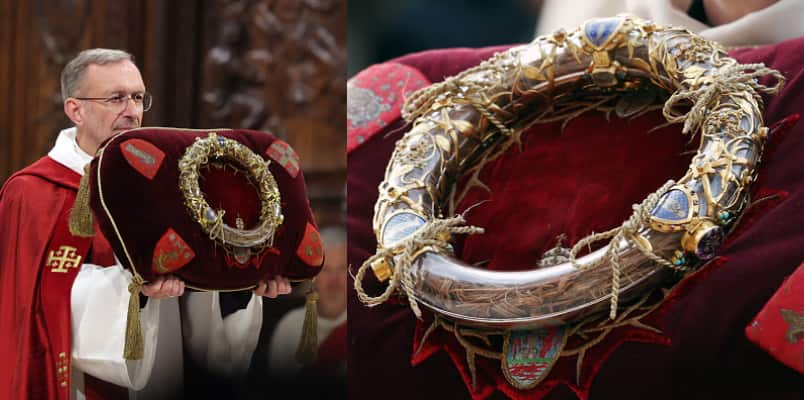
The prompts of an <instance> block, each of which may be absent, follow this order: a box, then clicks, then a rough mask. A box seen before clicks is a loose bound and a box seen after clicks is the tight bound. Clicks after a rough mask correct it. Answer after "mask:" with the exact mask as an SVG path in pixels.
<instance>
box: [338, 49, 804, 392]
mask: <svg viewBox="0 0 804 400" xmlns="http://www.w3.org/2000/svg"><path fill="white" fill-rule="evenodd" d="M500 49H502V48H499V47H498V48H487V49H474V50H473V49H451V50H437V51H429V52H424V53H418V54H413V55H409V56H405V57H402V58H399V59H396V60H392V61H393V62H397V63H401V64H405V65H408V66H411V67H414V68H417V69H419V70H420V71H421V72H423V73H424V75H425V76H426V77H427V78H428V79H429V80H431V81H433V82H438V81H441V80H443V78H444V77H446V76H451V75H454V74H455V73H457V72H459V71H461V70H463V69H465V68H468V67H471V66H473V65H476V64H477V63H479V62H480V61H481V60H483V59H486V58H488V57H489V56H491V54H493V52H495V51H498V50H500ZM802 54H804V39H798V40H791V41H787V42H784V43H781V44H778V45H774V46H765V47H759V48H753V49H743V50H738V51H734V52H733V53H732V55H733V56H735V57H736V58H738V60H739V61H741V62H743V63H753V62H765V63H766V64H767V65H769V66H770V67H773V68H776V69H779V70H780V71H781V72H782V73H783V74H784V75H785V76H786V77H787V86H786V88H785V90H784V91H783V92H782V93H780V94H779V95H776V96H773V97H767V96H765V101H766V103H765V104H766V111H765V114H764V115H765V121H766V124H768V125H770V124H772V123H774V122H776V121H779V120H781V119H783V118H784V117H786V116H788V115H791V114H796V113H800V112H801V111H802V108H804V98H803V97H802V96H804V95H803V94H802V93H804V92H803V90H804V80H802V76H804V74H802V67H803V66H804V56H802ZM660 122H663V121H662V120H661V119H660V118H659V117H658V116H657V115H653V116H645V117H643V118H639V119H637V120H632V121H618V120H616V119H612V121H611V122H610V123H607V122H605V120H604V119H603V118H602V117H600V116H599V115H598V116H594V115H592V114H590V115H587V116H585V117H582V118H580V119H578V120H576V121H574V122H571V123H570V124H569V126H568V128H567V130H566V131H564V132H563V133H561V132H559V131H558V130H557V129H556V127H555V126H551V127H545V126H539V127H537V128H538V129H537V128H534V129H532V130H531V132H529V133H528V134H527V135H526V139H525V148H524V151H523V152H522V153H518V152H517V151H516V150H512V151H510V152H509V153H507V154H506V155H504V156H503V159H501V160H499V161H498V162H497V163H493V164H491V165H489V166H487V168H486V169H485V170H484V172H483V177H484V178H483V180H484V182H485V183H487V184H490V185H491V186H492V188H493V192H492V194H490V195H489V194H486V193H483V192H474V193H473V194H472V195H471V196H470V197H468V198H467V199H466V200H465V201H464V202H463V204H462V207H463V208H465V207H468V206H470V205H472V204H474V203H475V202H477V201H480V200H486V199H490V200H492V201H490V202H487V203H484V204H483V205H480V206H478V207H476V208H475V209H473V210H472V211H470V212H469V213H468V220H469V222H470V223H473V224H476V225H480V226H484V227H486V228H487V229H488V231H487V233H486V234H484V235H482V236H481V235H478V236H477V237H469V238H467V239H466V241H465V243H464V245H463V246H462V248H461V249H462V252H461V255H462V257H463V258H464V259H466V260H468V261H471V262H477V261H488V262H489V266H490V267H491V268H495V269H512V268H516V269H519V268H523V267H527V266H529V265H533V264H534V263H535V262H536V261H537V260H538V259H539V257H540V255H541V252H542V251H543V250H545V249H547V248H550V247H553V246H554V245H555V237H556V235H558V234H560V233H566V234H568V235H569V238H568V239H569V242H570V243H574V242H575V241H576V240H577V239H578V238H580V237H583V236H585V235H586V234H588V233H589V232H591V231H602V230H604V229H609V228H611V227H614V226H617V225H618V224H619V223H621V222H622V221H623V220H624V219H625V217H626V216H627V215H628V214H629V213H630V205H631V204H632V203H635V202H638V201H640V200H641V199H643V198H644V196H645V195H646V194H647V193H650V192H652V191H653V190H655V189H656V188H657V187H659V186H660V185H661V184H662V183H664V182H665V181H666V180H667V179H671V178H672V179H675V178H678V177H679V176H680V174H681V173H683V171H684V170H685V169H686V167H687V164H688V161H689V158H688V156H682V155H680V154H679V153H680V152H681V151H682V150H683V149H685V147H684V140H686V139H688V138H685V137H683V136H681V134H680V127H679V126H673V127H670V128H667V129H663V130H660V131H656V132H652V133H646V132H645V131H646V129H647V128H649V127H652V126H654V125H656V124H657V123H660ZM408 128H409V127H407V126H405V125H404V123H403V122H402V121H401V120H397V121H395V122H394V123H393V124H389V126H388V127H386V128H385V129H383V130H381V131H379V132H377V133H376V134H375V135H373V136H372V138H371V139H370V140H368V141H367V142H366V143H364V144H363V145H362V146H360V147H357V148H355V149H353V150H352V151H351V152H350V153H349V156H348V157H349V158H348V161H349V176H348V185H349V187H348V190H349V191H348V213H349V219H348V228H349V238H350V243H349V262H350V265H352V268H353V271H356V268H357V267H358V266H359V265H360V264H361V263H362V262H363V261H364V260H365V259H366V258H368V257H369V256H370V255H371V254H373V252H374V250H375V248H376V240H375V238H374V234H373V231H372V227H371V220H372V215H373V206H374V202H375V201H376V197H377V185H378V184H379V182H380V181H381V180H382V177H383V174H384V171H385V166H386V163H387V160H388V158H389V157H390V154H391V152H392V150H393V144H394V142H395V141H396V140H398V139H399V138H400V137H401V136H402V135H403V134H404V132H405V131H406V130H407V129H408ZM782 140H783V142H782ZM772 141H775V142H776V143H772V145H773V146H775V147H776V148H775V150H774V151H772V152H769V154H770V155H769V157H770V158H767V159H766V161H765V163H764V164H763V166H762V169H761V171H760V181H759V184H758V185H756V186H755V187H754V188H753V190H754V192H755V193H756V194H758V196H759V197H761V196H762V195H765V194H775V195H778V196H779V197H778V198H776V199H775V200H774V201H771V202H766V203H765V204H764V205H763V206H761V207H762V208H761V210H760V211H761V212H759V211H757V212H755V213H754V214H753V216H751V217H748V218H746V219H745V220H744V221H743V222H742V226H741V227H740V229H739V231H738V232H735V234H734V235H732V236H731V237H730V238H729V241H728V242H727V244H726V245H725V246H724V248H722V249H721V252H720V255H721V257H720V258H718V259H717V260H715V261H713V262H711V263H709V264H708V266H707V267H705V268H704V269H703V270H701V271H700V272H699V273H697V274H695V275H693V276H692V277H690V278H688V279H687V280H685V281H684V282H682V283H683V285H680V286H677V287H676V289H675V290H674V292H673V295H671V298H670V299H668V300H667V301H665V303H664V304H663V305H662V306H661V307H660V308H658V309H657V310H656V311H654V313H652V314H651V315H650V316H649V318H648V321H647V322H649V325H652V326H655V327H657V328H659V329H661V330H662V334H661V335H658V334H655V333H652V332H650V331H647V330H643V329H639V328H637V327H628V328H624V329H621V330H619V331H617V332H612V334H611V335H609V337H607V339H606V340H604V341H603V342H602V343H601V344H600V345H598V346H596V347H594V348H593V349H592V350H590V352H589V353H588V354H587V361H586V362H585V363H584V364H583V365H584V366H583V368H582V371H581V382H575V371H574V368H573V367H574V365H570V366H569V367H567V366H566V365H562V364H561V363H562V362H563V363H564V364H566V363H567V360H563V361H559V364H558V365H557V366H556V368H554V371H553V372H551V375H550V376H549V377H548V379H547V380H546V381H545V382H543V383H542V384H541V385H540V386H539V388H537V389H535V390H534V391H531V392H528V393H518V392H517V391H515V390H512V389H511V388H510V387H509V386H507V384H506V383H505V382H504V380H503V379H502V376H501V374H500V373H499V364H498V363H497V362H489V361H488V360H482V359H481V358H478V359H479V360H480V362H479V364H478V376H479V379H478V387H477V390H476V391H475V392H474V393H472V392H471V391H470V390H469V389H468V388H469V387H470V386H469V385H468V384H467V383H468V382H466V381H465V379H464V378H465V376H466V373H465V371H466V358H465V354H464V353H463V350H462V348H461V347H460V346H459V345H457V343H456V342H455V340H454V338H452V337H451V335H450V334H448V333H444V332H440V333H436V334H434V335H433V336H431V338H430V339H428V342H429V343H430V344H431V345H429V346H425V348H424V349H423V350H422V353H420V354H419V355H418V356H416V357H412V354H413V352H414V351H415V344H416V343H415V338H414V332H419V334H421V332H422V329H423V327H426V326H427V325H426V322H418V323H417V321H416V320H415V317H414V316H413V314H412V313H411V312H410V310H409V309H408V308H407V305H406V304H404V303H401V304H395V303H387V304H384V305H381V306H379V307H375V308H367V307H365V306H364V305H363V304H362V303H360V302H359V300H358V299H357V298H356V296H355V295H354V292H351V293H350V298H349V301H350V302H349V336H350V347H349V380H350V382H360V384H359V385H350V387H349V390H350V398H356V399H362V398H373V397H374V396H376V395H377V393H383V395H384V396H385V397H386V398H394V399H396V398H400V399H401V398H414V397H419V396H421V395H425V397H428V398H430V397H433V398H435V397H436V396H444V397H448V398H463V397H475V398H485V397H488V396H492V397H494V396H500V395H502V394H503V393H504V394H506V395H508V396H511V397H528V398H551V399H553V398H556V399H558V398H561V399H564V398H569V399H571V398H578V397H580V398H589V399H605V398H627V399H628V398H635V399H636V398H735V396H737V397H738V398H783V399H784V398H800V396H801V390H802V389H801V388H802V387H804V378H803V377H802V376H800V375H797V374H796V373H795V372H794V371H792V370H791V369H788V368H787V367H785V366H783V365H781V364H780V363H778V362H776V361H775V360H773V359H772V358H771V357H769V356H768V355H766V354H764V353H763V352H762V351H761V350H759V349H758V348H756V347H755V346H753V345H751V344H750V343H749V342H748V340H747V339H746V338H745V336H744V335H743V327H744V326H745V324H747V323H748V322H749V321H750V320H751V318H753V316H754V315H756V312H757V311H758V310H759V309H760V308H761V307H762V305H763V304H764V302H766V301H767V300H768V299H769V298H770V296H771V294H772V293H773V292H774V290H775V289H776V288H777V287H778V286H779V285H780V284H781V281H782V280H783V279H784V277H785V276H786V275H787V274H789V273H791V272H792V271H793V269H794V268H795V267H796V266H797V265H798V264H799V262H800V260H801V259H802V257H804V244H802V241H803V240H804V235H803V234H802V230H801V226H804V225H802V224H803V223H804V212H802V210H801V207H802V204H804V172H802V169H801V168H800V167H799V162H798V161H797V160H800V159H801V158H802V157H804V126H803V125H802V124H798V125H795V126H793V127H792V130H791V131H789V132H787V134H786V135H785V137H781V136H780V137H777V138H775V139H773V140H772ZM694 148H695V146H693V147H692V149H694ZM758 207H760V206H758ZM565 244H567V242H565ZM368 275H371V274H368ZM383 287H384V286H383V285H380V284H378V283H377V282H376V281H374V280H373V277H369V278H368V279H366V281H365V282H364V288H366V289H367V290H368V291H369V292H371V293H378V292H379V291H380V290H381V289H382V288H383ZM682 289H683V290H682ZM412 363H413V364H416V366H415V367H413V366H412V365H411V364H412ZM484 363H485V365H491V366H492V367H494V368H486V367H485V366H484ZM570 364H572V362H571V361H570ZM494 371H497V372H496V374H495V373H494ZM462 375H463V377H462ZM388 382H398V383H399V384H398V385H394V390H393V391H390V392H389V391H387V390H384V388H387V385H388Z"/></svg>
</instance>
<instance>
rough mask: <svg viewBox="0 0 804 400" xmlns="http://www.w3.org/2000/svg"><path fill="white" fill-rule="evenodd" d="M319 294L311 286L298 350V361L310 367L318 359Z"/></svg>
mask: <svg viewBox="0 0 804 400" xmlns="http://www.w3.org/2000/svg"><path fill="white" fill-rule="evenodd" d="M317 303H318V293H316V291H315V288H314V287H313V286H312V284H311V286H310V291H309V292H307V301H306V302H305V304H304V308H305V310H304V325H302V333H301V340H300V341H299V347H298V348H297V349H296V360H297V361H299V362H300V363H302V364H305V365H310V364H312V363H313V362H315V360H316V358H318V308H317Z"/></svg>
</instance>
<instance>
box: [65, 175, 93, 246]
mask: <svg viewBox="0 0 804 400" xmlns="http://www.w3.org/2000/svg"><path fill="white" fill-rule="evenodd" d="M89 165H90V164H87V165H85V166H84V175H82V176H81V183H80V184H79V185H78V193H76V195H75V202H74V203H73V208H72V209H71V210H70V217H69V219H68V220H67V225H68V226H69V228H70V234H72V235H73V236H78V237H84V238H86V237H92V236H95V227H94V225H93V224H94V222H93V219H92V210H91V209H90V207H89V174H90V172H89Z"/></svg>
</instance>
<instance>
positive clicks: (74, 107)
mask: <svg viewBox="0 0 804 400" xmlns="http://www.w3.org/2000/svg"><path fill="white" fill-rule="evenodd" d="M64 113H65V114H67V118H70V120H71V121H73V123H74V124H75V126H81V125H83V124H84V109H83V108H82V107H81V103H80V102H79V101H78V100H76V99H74V98H72V97H71V98H68V99H67V100H65V101H64Z"/></svg>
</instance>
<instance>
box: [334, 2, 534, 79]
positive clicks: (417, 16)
mask: <svg viewBox="0 0 804 400" xmlns="http://www.w3.org/2000/svg"><path fill="white" fill-rule="evenodd" d="M540 8H541V0H496V1H495V0H439V1H428V0H404V1H389V0H351V1H349V35H348V36H349V62H348V75H349V77H352V76H354V75H355V74H356V73H358V72H359V71H360V70H362V69H363V68H366V67H368V66H369V65H371V64H374V63H378V62H383V61H387V60H389V59H391V58H394V57H397V56H400V55H404V54H407V53H411V52H415V51H421V50H429V49H438V48H445V47H483V46H492V45H500V44H513V43H526V42H530V41H531V40H532V39H533V37H534V32H536V21H537V19H538V18H537V17H538V11H539V9H540Z"/></svg>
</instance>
